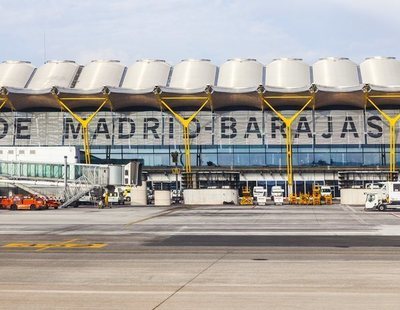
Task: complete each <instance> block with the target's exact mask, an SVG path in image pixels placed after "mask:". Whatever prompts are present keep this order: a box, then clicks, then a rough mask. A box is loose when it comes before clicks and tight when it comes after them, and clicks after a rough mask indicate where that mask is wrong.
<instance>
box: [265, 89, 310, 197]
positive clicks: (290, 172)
mask: <svg viewBox="0 0 400 310" xmlns="http://www.w3.org/2000/svg"><path fill="white" fill-rule="evenodd" d="M259 95H260V98H261V100H262V101H263V102H264V103H265V104H266V105H267V106H268V107H269V108H270V109H271V110H272V111H273V112H274V113H275V114H276V115H277V116H278V117H279V119H280V120H281V121H282V122H283V123H284V124H285V126H286V128H285V134H286V173H287V181H288V195H291V194H293V157H292V155H293V151H292V124H293V122H294V121H295V120H296V119H297V117H298V116H299V115H300V114H301V112H303V111H304V109H305V108H307V106H308V105H309V104H310V103H311V102H313V101H314V94H312V95H311V96H300V95H299V96H296V95H282V96H263V94H262V93H261V92H260V93H259ZM270 99H279V100H280V99H284V100H287V99H297V100H298V99H305V100H307V101H306V103H305V104H304V105H303V106H302V108H301V109H300V110H298V111H297V112H296V113H295V114H293V115H292V116H291V117H286V116H284V115H283V114H282V113H281V112H279V111H278V110H276V109H275V108H274V107H273V106H272V104H271V103H270V102H269V100H270Z"/></svg>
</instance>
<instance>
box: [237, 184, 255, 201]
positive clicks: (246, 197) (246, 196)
mask: <svg viewBox="0 0 400 310" xmlns="http://www.w3.org/2000/svg"><path fill="white" fill-rule="evenodd" d="M240 204H241V205H243V206H246V205H252V204H253V196H252V195H251V192H250V189H249V188H248V187H247V186H245V187H243V188H242V197H240Z"/></svg>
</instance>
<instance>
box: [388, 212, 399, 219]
mask: <svg viewBox="0 0 400 310" xmlns="http://www.w3.org/2000/svg"><path fill="white" fill-rule="evenodd" d="M390 214H391V215H393V216H395V217H398V218H400V215H397V214H395V213H393V212H390Z"/></svg>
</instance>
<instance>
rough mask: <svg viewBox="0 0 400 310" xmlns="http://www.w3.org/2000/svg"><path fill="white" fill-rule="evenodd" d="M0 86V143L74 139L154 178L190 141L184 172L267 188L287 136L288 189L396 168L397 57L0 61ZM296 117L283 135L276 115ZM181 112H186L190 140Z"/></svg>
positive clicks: (279, 175) (278, 174)
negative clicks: (226, 176) (227, 175)
mask: <svg viewBox="0 0 400 310" xmlns="http://www.w3.org/2000/svg"><path fill="white" fill-rule="evenodd" d="M7 70H8V71H7ZM13 70H14V71H13ZM7 72H8V73H7ZM54 72H56V73H54ZM13 74H14V75H13ZM0 84H1V85H0V86H2V87H3V90H2V94H3V97H2V100H3V104H2V106H1V109H0V146H1V147H7V148H10V147H27V146H29V147H40V148H43V147H61V146H73V147H76V148H77V149H80V150H81V151H82V153H83V152H87V151H89V148H90V159H91V161H92V163H126V162H129V161H131V160H141V161H142V162H143V164H144V169H145V170H147V172H148V175H149V180H150V181H151V182H153V183H154V184H161V183H168V182H171V183H172V182H173V181H174V180H175V176H174V174H173V173H172V172H171V168H172V167H173V166H174V165H175V164H174V163H173V162H172V157H171V153H172V152H178V153H179V154H181V156H180V157H179V163H178V165H179V166H182V167H185V164H187V163H185V161H187V157H185V152H186V151H185V150H186V148H185V143H187V141H189V144H190V145H189V147H190V159H191V160H190V165H191V168H192V169H193V170H204V171H206V170H212V171H233V170H234V171H237V172H240V174H241V182H243V183H246V184H249V185H256V184H257V185H265V186H268V187H271V186H272V185H275V184H278V185H284V186H285V187H286V185H287V178H286V166H287V160H288V156H287V150H288V143H290V147H291V148H292V158H291V159H290V160H291V162H292V165H293V170H294V175H293V179H294V186H295V190H296V191H297V192H299V191H304V190H307V189H308V188H309V187H311V185H312V183H313V182H321V183H323V184H327V185H331V186H333V187H335V189H336V190H337V189H338V185H339V180H338V171H341V170H357V169H361V168H362V169H379V170H388V169H389V168H393V152H395V151H396V148H397V151H398V148H399V138H398V136H397V134H396V133H397V130H398V127H399V124H398V123H397V121H395V122H394V121H393V122H392V123H390V122H389V121H388V117H389V118H390V117H392V118H393V119H394V118H396V116H397V115H399V113H400V109H399V106H400V105H399V104H398V102H399V99H400V96H398V93H400V92H399V90H400V64H399V61H397V60H396V59H394V58H390V57H389V58H385V57H375V58H370V59H367V60H365V61H364V62H363V63H362V64H360V65H357V64H355V63H353V62H352V61H350V60H348V59H346V58H324V59H321V60H319V61H318V62H316V63H315V64H314V65H313V66H309V65H308V64H306V63H304V62H303V61H301V60H299V59H287V58H284V59H277V60H274V61H272V62H271V63H270V64H268V65H266V66H264V65H263V64H261V63H259V62H258V61H256V60H254V59H232V60H229V61H227V62H226V63H224V64H222V65H221V66H220V67H219V68H218V67H217V66H215V65H213V64H212V63H211V62H210V61H206V60H184V61H182V62H181V63H179V64H177V65H175V66H174V67H171V66H169V65H168V64H167V63H165V62H163V61H152V60H143V61H138V62H136V63H135V64H134V65H132V66H131V67H125V66H124V65H122V64H121V63H119V62H117V61H95V62H92V63H90V64H89V65H87V66H84V67H83V66H79V65H77V64H75V63H74V62H65V61H60V62H57V61H55V62H48V63H46V64H45V65H43V66H41V67H39V68H37V69H36V68H34V67H33V66H32V65H31V64H29V63H24V62H3V63H2V64H1V65H0ZM374 96H375V97H376V99H375V97H374ZM71 98H73V104H71V105H68V102H69V100H71V102H72V99H71ZM160 98H161V100H160ZM163 98H165V100H162V99H163ZM204 98H208V99H204ZM263 98H266V99H265V100H269V101H268V102H271V105H268V104H263ZM302 98H305V99H302ZM307 98H311V99H310V100H308V101H307V100H306V99H307ZM103 99H104V100H105V101H104V102H103V103H105V104H104V105H103V106H100V103H101V102H102V100H103ZM179 99H182V101H179ZM91 100H93V101H91ZM96 100H97V101H96ZM369 101H372V102H369ZM60 102H61V103H60ZM63 102H64V103H65V105H64V103H63ZM0 103H1V102H0ZM296 113H298V115H297V116H296V117H295V118H293V122H292V123H290V135H291V137H290V141H289V142H288V136H287V135H288V131H287V128H286V127H287V125H288V123H285V121H284V118H285V117H286V118H291V117H292V116H293V115H295V114H296ZM177 115H178V116H177ZM77 116H78V117H77ZM179 116H180V117H182V119H184V120H185V119H189V118H190V117H192V119H191V121H190V122H189V123H188V124H187V127H188V139H186V138H185V127H184V126H182V119H179ZM88 119H90V123H88V124H86V125H85V124H84V122H83V121H84V120H88ZM85 126H87V136H85V135H86V133H85ZM393 127H394V132H393ZM185 139H186V140H185ZM185 141H186V142H185ZM393 143H394V145H393ZM394 156H395V160H394V161H395V164H396V163H398V162H399V159H398V157H397V155H396V152H395V153H394ZM61 157H62V156H61ZM86 159H87V158H86ZM81 160H82V161H83V156H82V159H81ZM390 165H391V166H390ZM182 169H184V168H182ZM337 194H338V192H337V191H336V195H337Z"/></svg>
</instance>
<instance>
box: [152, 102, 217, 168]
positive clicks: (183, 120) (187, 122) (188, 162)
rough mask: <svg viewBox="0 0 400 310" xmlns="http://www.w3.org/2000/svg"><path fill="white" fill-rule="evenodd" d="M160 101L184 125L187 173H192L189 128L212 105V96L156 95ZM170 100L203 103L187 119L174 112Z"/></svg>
mask: <svg viewBox="0 0 400 310" xmlns="http://www.w3.org/2000/svg"><path fill="white" fill-rule="evenodd" d="M156 96H157V99H158V101H159V102H160V105H161V108H165V109H167V110H168V111H169V112H170V113H171V114H172V115H173V116H174V117H175V119H176V120H177V121H178V122H179V123H180V124H181V125H182V127H183V143H184V146H185V172H186V173H189V174H190V173H191V172H192V165H191V156H190V132H189V126H190V123H191V122H192V121H193V119H194V118H195V117H196V116H197V115H198V114H199V113H200V111H201V110H203V108H204V107H205V106H206V105H207V104H208V103H210V104H211V95H210V94H207V96H203V97H200V96H181V97H177V96H175V97H168V96H166V97H161V96H160V94H156ZM169 100H184V101H193V100H195V101H202V103H201V104H200V107H199V108H198V109H197V110H196V111H195V112H194V113H192V114H191V115H190V116H189V117H187V118H185V117H183V116H182V115H180V114H179V113H177V112H176V111H174V110H173V109H172V108H171V106H170V104H168V101H169Z"/></svg>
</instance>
